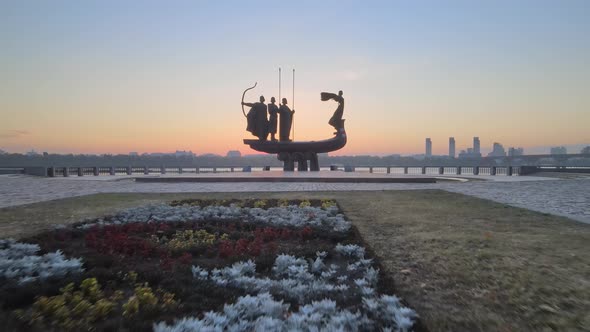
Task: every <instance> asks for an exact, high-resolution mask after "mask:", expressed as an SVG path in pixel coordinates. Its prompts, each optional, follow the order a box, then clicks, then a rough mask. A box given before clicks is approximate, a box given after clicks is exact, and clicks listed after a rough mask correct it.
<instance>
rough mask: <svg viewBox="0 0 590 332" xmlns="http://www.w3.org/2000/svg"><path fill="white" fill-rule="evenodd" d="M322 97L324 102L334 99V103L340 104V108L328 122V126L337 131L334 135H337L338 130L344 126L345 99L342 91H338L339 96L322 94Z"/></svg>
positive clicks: (327, 93)
mask: <svg viewBox="0 0 590 332" xmlns="http://www.w3.org/2000/svg"><path fill="white" fill-rule="evenodd" d="M321 97H322V101H326V100H330V99H333V100H334V101H336V102H338V108H336V111H334V115H332V117H331V118H330V120H329V121H328V124H329V125H330V126H332V127H334V129H336V132H335V133H334V134H337V133H338V130H339V129H340V128H342V126H343V123H342V115H343V114H344V97H342V90H340V91H338V94H335V93H329V92H322V93H321Z"/></svg>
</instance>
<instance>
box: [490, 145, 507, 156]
mask: <svg viewBox="0 0 590 332" xmlns="http://www.w3.org/2000/svg"><path fill="white" fill-rule="evenodd" d="M488 157H506V150H504V146H502V144H500V143H496V142H494V147H493V149H492V152H490V153H488Z"/></svg>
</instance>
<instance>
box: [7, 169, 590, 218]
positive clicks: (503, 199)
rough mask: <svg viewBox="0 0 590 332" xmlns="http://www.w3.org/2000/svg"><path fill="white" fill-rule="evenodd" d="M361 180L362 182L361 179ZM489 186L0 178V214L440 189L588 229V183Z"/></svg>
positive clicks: (506, 181)
mask: <svg viewBox="0 0 590 332" xmlns="http://www.w3.org/2000/svg"><path fill="white" fill-rule="evenodd" d="M363 176H366V174H364V175H363ZM492 180H494V181H468V182H458V181H451V182H447V181H445V182H439V183H436V184H406V183H297V182H294V183H240V182H236V183H135V182H134V181H133V179H131V178H126V177H116V178H115V177H112V178H111V177H97V178H92V177H84V178H77V177H72V178H39V177H29V176H22V175H0V208H2V207H8V206H16V205H22V204H29V203H35V202H41V201H47V200H53V199H59V198H66V197H73V196H83V195H89V194H94V193H109V192H111V193H123V192H125V193H149V192H162V193H172V192H264V191H274V192H280V191H363V190H420V189H442V190H447V191H451V192H456V193H461V194H466V195H471V196H475V197H479V198H483V199H489V200H493V201H496V202H500V203H503V204H508V205H512V206H518V207H523V208H527V209H531V210H535V211H539V212H544V213H551V214H556V215H561V216H566V217H569V218H571V219H574V220H578V221H582V222H585V223H590V178H580V179H552V180H553V181H547V180H548V178H532V177H495V179H492Z"/></svg>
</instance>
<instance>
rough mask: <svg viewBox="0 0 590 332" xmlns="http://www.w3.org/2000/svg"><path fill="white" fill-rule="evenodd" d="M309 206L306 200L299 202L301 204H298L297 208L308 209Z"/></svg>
mask: <svg viewBox="0 0 590 332" xmlns="http://www.w3.org/2000/svg"><path fill="white" fill-rule="evenodd" d="M309 206H311V203H310V202H309V201H308V200H307V199H304V200H302V201H301V203H299V207H301V208H303V207H309Z"/></svg>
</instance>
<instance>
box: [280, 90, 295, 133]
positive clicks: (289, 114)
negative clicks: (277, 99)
mask: <svg viewBox="0 0 590 332" xmlns="http://www.w3.org/2000/svg"><path fill="white" fill-rule="evenodd" d="M282 102H283V104H282V105H281V107H280V108H279V114H280V115H281V119H280V125H279V127H280V131H279V137H280V140H281V142H289V141H290V140H289V134H290V133H291V125H292V124H293V114H294V113H295V110H291V109H290V108H289V106H287V98H283V100H282Z"/></svg>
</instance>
